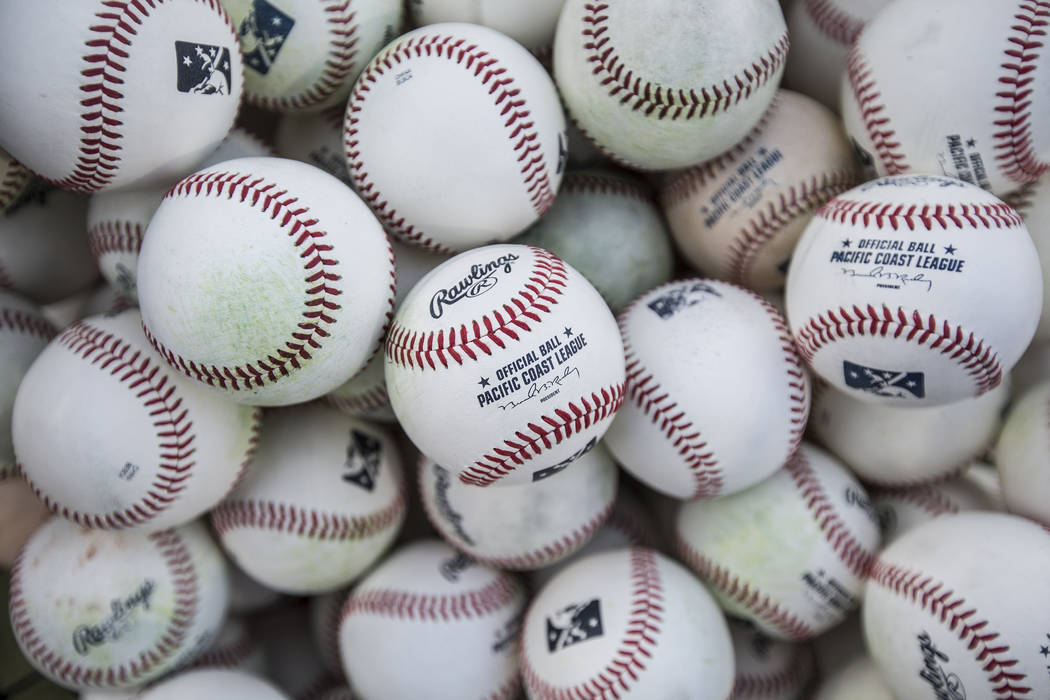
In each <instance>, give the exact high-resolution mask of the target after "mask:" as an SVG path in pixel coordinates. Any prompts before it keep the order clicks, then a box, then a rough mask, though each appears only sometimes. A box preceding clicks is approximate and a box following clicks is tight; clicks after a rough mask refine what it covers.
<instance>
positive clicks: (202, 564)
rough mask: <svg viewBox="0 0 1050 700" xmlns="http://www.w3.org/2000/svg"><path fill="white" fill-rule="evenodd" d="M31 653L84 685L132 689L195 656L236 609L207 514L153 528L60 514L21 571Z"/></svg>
mask: <svg viewBox="0 0 1050 700" xmlns="http://www.w3.org/2000/svg"><path fill="white" fill-rule="evenodd" d="M10 608H11V626H12V628H13V630H14V633H15V638H16V639H17V641H18V646H19V648H20V649H21V650H22V653H23V654H24V655H25V657H26V658H27V659H28V660H29V661H30V663H32V664H33V666H34V667H36V669H37V670H39V671H40V672H41V673H42V674H44V675H45V676H47V677H48V678H50V679H52V680H53V681H54V682H56V683H58V684H59V685H62V686H64V687H67V688H72V689H74V690H87V689H91V688H97V689H120V688H130V687H134V686H138V685H142V684H143V683H145V682H147V681H150V680H152V679H154V678H158V677H159V676H161V675H163V674H164V673H166V672H168V671H170V670H172V669H175V668H178V667H179V666H181V665H182V664H184V663H187V662H189V661H191V660H192V659H193V658H195V657H196V656H197V655H198V654H199V653H200V652H201V651H203V650H204V649H205V648H206V647H207V646H208V645H209V644H210V643H211V640H212V639H213V638H214V636H215V635H216V634H217V633H218V631H219V627H220V626H221V624H222V619H223V617H224V616H225V614H226V566H225V564H224V562H223V560H222V556H221V555H220V554H219V550H218V549H217V548H216V547H215V545H214V543H213V542H212V541H211V538H210V537H209V536H208V533H207V530H206V529H205V528H204V526H203V525H201V524H200V523H199V522H193V523H190V524H188V525H184V526H182V527H179V528H175V529H171V530H163V531H161V532H155V533H153V534H150V535H146V534H143V533H139V532H105V531H102V530H88V529H85V528H82V527H80V526H78V525H75V524H74V523H71V522H69V521H67V520H63V519H62V518H52V519H51V520H49V521H48V522H47V523H45V524H44V525H43V526H42V527H41V528H40V529H39V530H37V531H36V532H35V533H33V536H32V537H31V538H30V539H29V541H28V542H27V543H26V546H25V547H24V548H23V550H22V552H21V554H19V557H18V560H17V561H16V562H15V566H14V569H13V570H12V573H11V603H10Z"/></svg>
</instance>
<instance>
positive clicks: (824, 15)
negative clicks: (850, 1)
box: [804, 0, 865, 47]
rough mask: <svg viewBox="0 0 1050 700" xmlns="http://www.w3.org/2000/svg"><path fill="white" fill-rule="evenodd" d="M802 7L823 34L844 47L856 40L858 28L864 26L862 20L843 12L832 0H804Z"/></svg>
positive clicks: (858, 34)
mask: <svg viewBox="0 0 1050 700" xmlns="http://www.w3.org/2000/svg"><path fill="white" fill-rule="evenodd" d="M804 7H805V8H806V13H807V14H808V15H809V17H810V19H812V20H813V24H814V25H815V26H816V27H817V28H818V29H819V30H820V31H821V32H823V33H824V35H825V36H827V37H828V38H830V39H832V40H834V41H837V42H838V43H840V44H842V45H843V46H844V47H848V46H850V45H851V44H852V43H853V42H854V41H856V39H857V37H858V36H860V30H861V29H863V28H864V24H865V22H864V20H861V19H858V18H857V17H854V16H853V15H851V14H849V13H847V12H845V11H844V10H843V9H842V8H841V7H836V6H835V5H834V4H833V2H832V0H806V1H805V5H804Z"/></svg>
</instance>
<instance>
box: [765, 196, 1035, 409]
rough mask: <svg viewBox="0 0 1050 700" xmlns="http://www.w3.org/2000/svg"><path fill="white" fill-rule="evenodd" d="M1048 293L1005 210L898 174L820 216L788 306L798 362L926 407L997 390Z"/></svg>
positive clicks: (875, 394)
mask: <svg viewBox="0 0 1050 700" xmlns="http://www.w3.org/2000/svg"><path fill="white" fill-rule="evenodd" d="M987 280H995V283H993V284H988V283H987ZM1042 286H1043V283H1042V276H1041V274H1040V270H1039V260H1038V258H1037V255H1036V251H1035V246H1034V245H1032V239H1031V236H1029V235H1028V230H1027V229H1026V228H1025V226H1024V223H1023V222H1022V221H1021V217H1020V216H1019V215H1018V214H1017V212H1015V211H1014V210H1013V209H1012V208H1011V207H1009V206H1008V205H1006V204H1004V203H1003V202H1002V201H1001V200H999V199H998V198H996V197H995V196H994V195H991V194H989V193H988V192H985V191H984V190H982V189H980V188H979V187H977V186H975V185H970V184H967V183H965V182H963V181H961V180H957V179H954V178H947V177H941V176H938V175H898V176H895V177H886V178H880V179H878V180H873V181H871V182H868V183H865V184H863V185H861V186H860V187H856V188H854V189H852V190H850V191H848V192H845V193H843V194H841V195H839V196H837V197H835V198H834V199H832V200H831V201H829V202H828V203H827V204H825V205H824V206H823V207H822V208H821V209H820V211H818V212H817V215H816V216H815V217H814V218H813V220H812V221H811V222H810V223H809V225H808V226H807V227H806V230H805V232H804V233H803V234H802V238H801V240H799V243H798V247H797V248H796V249H795V254H794V256H793V257H792V259H791V267H790V269H789V270H788V279H787V287H786V293H785V296H786V300H787V316H788V320H789V321H790V323H791V329H792V331H793V332H794V334H795V340H796V343H797V344H798V346H799V352H800V353H801V354H802V356H803V357H804V358H805V359H806V361H807V363H808V364H809V366H810V367H811V368H812V369H813V371H814V372H816V373H817V374H818V375H820V376H821V377H822V378H823V379H825V380H826V381H828V382H829V383H831V384H833V385H834V386H837V387H838V388H840V389H842V390H843V391H846V392H848V393H849V394H851V395H852V396H855V397H857V398H861V399H867V400H870V401H878V402H881V403H886V404H894V405H901V406H934V405H943V404H947V403H950V402H952V401H958V400H960V399H964V398H968V397H971V396H978V395H980V394H983V393H985V392H986V391H988V390H990V389H992V388H994V387H995V386H996V385H997V384H998V383H999V382H1000V381H1001V380H1002V376H1003V374H1004V373H1006V372H1008V371H1009V370H1010V368H1012V367H1013V365H1014V364H1015V363H1016V362H1017V359H1018V358H1019V357H1020V356H1021V353H1022V352H1024V349H1025V348H1026V347H1027V346H1028V343H1029V342H1030V341H1031V339H1032V335H1033V333H1034V332H1035V327H1036V324H1037V323H1038V321H1039V312H1040V306H1041V303H1042Z"/></svg>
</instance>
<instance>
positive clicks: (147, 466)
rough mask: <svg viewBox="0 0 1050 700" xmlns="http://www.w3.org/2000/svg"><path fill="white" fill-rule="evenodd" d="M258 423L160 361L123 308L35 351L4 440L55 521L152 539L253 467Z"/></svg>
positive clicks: (254, 412) (134, 316) (135, 317)
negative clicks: (9, 434)
mask: <svg viewBox="0 0 1050 700" xmlns="http://www.w3.org/2000/svg"><path fill="white" fill-rule="evenodd" d="M258 420H259V416H258V409H253V408H252V407H249V406H241V405H238V404H235V403H233V402H231V401H228V400H226V399H224V398H223V397H221V396H215V395H214V394H212V393H211V392H209V391H207V390H206V389H204V388H203V387H201V386H199V385H198V384H196V383H195V382H191V381H189V380H187V379H186V378H185V377H182V376H181V375H179V374H178V373H177V372H175V371H174V370H172V369H171V368H169V367H168V366H167V365H166V364H164V360H163V359H162V358H161V357H160V356H158V355H157V354H156V353H155V352H154V351H153V349H152V348H151V347H150V346H149V343H148V342H147V341H146V338H145V337H144V336H143V334H142V327H141V319H140V317H139V314H138V312H137V311H136V310H135V309H129V310H127V311H124V312H122V313H119V314H115V315H110V316H94V317H91V318H88V319H85V320H83V321H78V322H76V323H74V324H72V325H70V326H67V327H66V329H65V330H64V331H62V332H61V333H60V334H59V335H58V336H57V337H56V338H55V339H54V340H53V341H52V342H51V343H50V344H49V345H48V346H47V347H46V348H45V349H44V351H43V352H42V353H40V355H39V356H38V357H37V359H36V361H35V362H34V363H33V365H32V367H30V368H29V371H28V372H26V376H25V378H24V379H23V380H22V383H21V385H20V386H19V389H18V395H17V396H16V397H15V403H14V410H13V412H12V420H11V432H12V437H13V439H14V448H15V456H16V457H17V459H18V465H19V469H20V471H21V472H22V474H23V475H24V476H25V478H26V480H27V481H28V482H29V485H30V486H31V487H32V488H33V491H34V492H35V493H36V494H37V496H38V497H39V498H40V500H42V501H43V502H44V504H45V505H47V507H48V508H50V509H51V510H52V511H53V512H55V513H57V514H59V515H61V516H62V517H64V518H68V519H69V520H72V521H74V522H76V523H78V524H80V525H83V526H84V527H94V528H104V529H123V528H138V529H141V530H142V531H144V532H155V531H157V530H163V529H166V528H169V527H174V526H176V525H181V524H182V523H185V522H188V521H190V520H192V519H194V518H196V517H197V516H199V515H201V514H202V513H204V512H205V511H206V510H208V509H210V508H212V507H213V506H214V505H215V504H216V503H218V502H219V501H220V500H222V498H223V496H225V495H226V494H227V493H228V492H229V491H230V489H232V488H233V486H234V484H235V483H236V482H237V480H238V479H240V477H241V475H242V473H243V472H244V469H245V468H246V467H247V465H248V463H249V461H250V460H251V456H252V452H253V450H254V448H255V441H256V438H257V430H258ZM117 426H119V427H120V431H121V437H120V439H112V435H113V431H114V430H115V429H117ZM48 435H55V436H58V435H60V436H62V439H44V438H42V436H48Z"/></svg>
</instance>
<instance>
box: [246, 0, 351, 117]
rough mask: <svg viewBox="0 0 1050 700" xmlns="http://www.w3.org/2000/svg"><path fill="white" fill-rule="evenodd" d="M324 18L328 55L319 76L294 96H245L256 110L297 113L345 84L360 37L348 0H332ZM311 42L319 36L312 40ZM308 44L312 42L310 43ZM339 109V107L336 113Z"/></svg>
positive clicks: (329, 95)
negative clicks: (326, 29) (327, 39)
mask: <svg viewBox="0 0 1050 700" xmlns="http://www.w3.org/2000/svg"><path fill="white" fill-rule="evenodd" d="M323 11H324V12H325V14H327V15H328V17H326V18H325V23H326V24H327V25H328V35H329V41H328V54H327V56H326V57H325V60H324V66H323V67H322V69H321V74H320V75H319V76H318V77H317V80H315V81H314V82H313V83H312V84H311V85H310V86H309V87H306V88H304V89H303V90H302V91H300V92H298V93H296V94H295V95H287V96H283V97H267V96H264V95H256V94H249V93H245V94H246V96H247V97H248V101H249V102H251V103H252V104H254V105H255V106H257V107H261V108H263V109H270V110H276V111H301V110H306V109H309V108H311V107H315V106H316V105H319V104H320V103H322V102H324V101H325V100H327V99H328V98H329V97H331V96H332V95H334V94H335V92H336V91H337V90H339V89H340V88H342V87H346V88H348V89H349V88H350V87H351V86H350V85H347V78H349V77H350V74H351V73H352V72H353V70H354V67H355V65H354V61H355V59H356V58H357V52H358V46H357V44H358V43H359V41H360V37H359V36H357V28H358V25H357V24H356V23H355V22H354V19H355V18H356V17H357V11H356V10H351V9H350V0H342V1H341V2H340V1H339V0H335V1H334V2H329V3H328V4H326V5H325V6H324V7H323ZM313 39H314V40H316V39H319V37H313ZM311 43H316V41H312V42H311ZM342 113H343V110H342V108H341V107H340V109H339V114H340V117H341V116H342Z"/></svg>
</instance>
